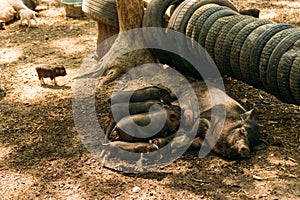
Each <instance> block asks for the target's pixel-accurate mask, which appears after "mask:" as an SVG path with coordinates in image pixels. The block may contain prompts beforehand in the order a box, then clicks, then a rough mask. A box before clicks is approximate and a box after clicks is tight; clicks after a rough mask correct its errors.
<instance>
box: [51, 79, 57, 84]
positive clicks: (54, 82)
mask: <svg viewBox="0 0 300 200" xmlns="http://www.w3.org/2000/svg"><path fill="white" fill-rule="evenodd" d="M51 81H52V83H53V84H54V85H57V82H56V79H55V77H54V78H51Z"/></svg>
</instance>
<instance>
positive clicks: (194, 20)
mask: <svg viewBox="0 0 300 200" xmlns="http://www.w3.org/2000/svg"><path fill="white" fill-rule="evenodd" d="M220 9H222V6H219V5H217V4H206V5H204V6H201V7H200V8H198V9H197V10H196V11H195V12H194V14H193V15H192V17H191V19H190V20H189V22H188V26H187V32H188V30H189V32H190V33H186V35H187V36H189V37H191V38H192V42H191V43H188V48H189V49H190V52H191V53H192V54H193V56H197V55H198V52H194V47H195V46H197V45H198V41H197V40H198V34H195V33H196V32H200V29H201V28H202V25H203V23H204V22H205V20H206V19H207V18H208V17H209V15H210V14H211V12H214V11H216V10H220ZM206 13H209V14H208V15H207V14H206ZM195 43H197V44H195ZM178 46H179V47H181V46H183V45H182V44H180V45H178Z"/></svg>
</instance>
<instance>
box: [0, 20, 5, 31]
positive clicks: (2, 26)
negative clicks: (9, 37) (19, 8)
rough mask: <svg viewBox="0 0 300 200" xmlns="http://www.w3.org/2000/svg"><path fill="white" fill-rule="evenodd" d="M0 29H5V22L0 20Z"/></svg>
mask: <svg viewBox="0 0 300 200" xmlns="http://www.w3.org/2000/svg"><path fill="white" fill-rule="evenodd" d="M0 30H5V22H3V21H2V20H0Z"/></svg>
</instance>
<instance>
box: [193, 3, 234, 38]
mask: <svg viewBox="0 0 300 200" xmlns="http://www.w3.org/2000/svg"><path fill="white" fill-rule="evenodd" d="M224 9H228V8H226V7H224V6H218V7H213V8H209V9H208V10H206V11H205V12H204V13H203V14H202V15H201V16H199V17H198V19H197V21H196V24H195V26H194V28H193V32H192V38H193V39H194V40H196V41H197V42H198V43H199V40H198V39H199V35H200V32H201V29H202V28H203V25H204V24H205V22H206V20H207V19H208V18H209V17H210V16H211V15H213V14H214V13H216V12H218V11H221V10H224Z"/></svg>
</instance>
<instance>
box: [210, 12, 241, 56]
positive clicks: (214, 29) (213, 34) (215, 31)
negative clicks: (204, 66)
mask: <svg viewBox="0 0 300 200" xmlns="http://www.w3.org/2000/svg"><path fill="white" fill-rule="evenodd" d="M234 17H235V16H229V17H222V18H220V19H218V20H217V21H215V23H214V24H213V25H212V26H211V28H210V29H209V31H208V33H207V37H206V40H205V49H206V51H207V52H208V53H209V55H210V56H211V58H212V59H213V60H215V44H216V40H217V38H218V35H219V33H220V31H221V30H222V28H223V27H224V26H225V25H226V24H227V23H228V22H230V21H231V20H232V18H234Z"/></svg>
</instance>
